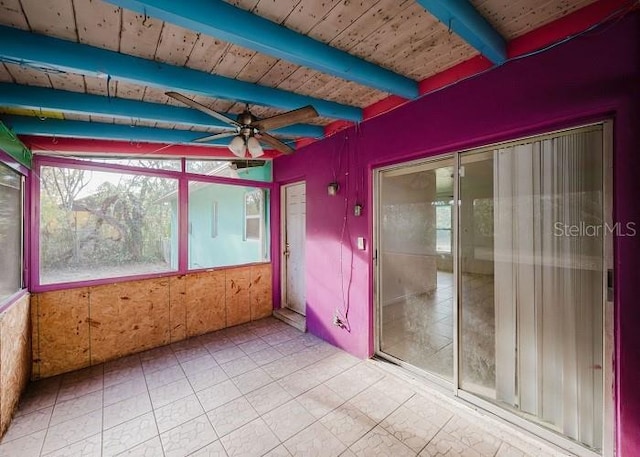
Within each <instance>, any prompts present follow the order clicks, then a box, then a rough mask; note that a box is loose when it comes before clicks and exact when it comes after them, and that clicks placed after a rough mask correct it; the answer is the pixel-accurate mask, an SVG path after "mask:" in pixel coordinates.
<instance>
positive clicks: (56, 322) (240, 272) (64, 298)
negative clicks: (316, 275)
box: [31, 264, 273, 379]
mask: <svg viewBox="0 0 640 457" xmlns="http://www.w3.org/2000/svg"><path fill="white" fill-rule="evenodd" d="M31 303H32V306H31V313H32V323H33V370H32V377H33V379H39V378H45V377H48V376H53V375H56V374H59V373H65V372H67V371H72V370H76V369H78V368H84V367H87V366H90V365H96V364H99V363H102V362H106V361H108V360H112V359H115V358H118V357H122V356H125V355H128V354H133V353H135V352H140V351H144V350H146V349H151V348H154V347H158V346H163V345H165V344H169V343H173V342H176V341H180V340H183V339H185V338H189V337H192V336H195V335H201V334H203V333H207V332H212V331H214V330H219V329H222V328H225V327H231V326H233V325H238V324H242V323H244V322H249V321H251V320H255V319H260V318H263V317H266V316H269V315H271V312H272V308H273V306H272V299H271V265H270V264H259V265H251V266H246V267H238V268H229V269H220V270H212V271H206V272H202V273H193V274H187V275H181V276H172V277H164V278H156V279H145V280H140V281H128V282H119V283H115V284H107V285H100V286H89V287H81V288H76V289H65V290H58V291H52V292H42V293H38V294H33V296H32V301H31Z"/></svg>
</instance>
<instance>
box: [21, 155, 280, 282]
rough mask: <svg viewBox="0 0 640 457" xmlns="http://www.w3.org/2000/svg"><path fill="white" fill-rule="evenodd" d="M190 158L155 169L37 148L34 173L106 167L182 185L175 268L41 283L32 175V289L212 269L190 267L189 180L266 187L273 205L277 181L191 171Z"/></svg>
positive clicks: (37, 193) (37, 189)
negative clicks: (178, 166) (49, 169)
mask: <svg viewBox="0 0 640 457" xmlns="http://www.w3.org/2000/svg"><path fill="white" fill-rule="evenodd" d="M133 157H135V155H134V154H132V158H133ZM158 159H159V160H162V158H158ZM186 160H189V158H181V159H180V161H181V169H180V170H165V169H152V168H145V167H138V166H129V165H122V164H110V163H101V162H92V161H90V160H86V159H85V158H83V159H76V158H72V157H53V156H48V155H39V154H37V151H36V155H34V160H33V172H32V173H33V176H40V172H41V169H42V167H63V168H75V169H84V170H88V171H102V172H112V173H125V174H126V173H129V174H131V173H134V174H142V175H145V176H151V177H160V178H173V179H177V182H178V189H177V194H178V199H177V200H178V220H177V222H178V224H177V234H178V268H177V269H175V270H171V271H166V272H157V273H142V274H135V275H128V276H112V277H108V278H100V279H89V280H81V281H72V282H61V283H51V284H41V282H40V197H41V195H40V180H39V179H31V180H30V183H29V186H28V190H29V192H30V196H31V197H32V201H33V204H32V205H31V208H30V211H29V216H30V220H31V221H33V223H32V224H31V225H30V234H31V246H32V249H31V251H30V252H29V257H28V259H29V265H30V266H31V271H30V275H29V276H30V278H29V279H30V285H31V290H32V291H33V292H46V291H50V290H61V289H70V288H75V287H85V286H94V285H101V284H112V283H114V282H125V281H132V280H141V279H151V278H162V277H170V276H176V275H184V274H187V273H196V272H200V271H207V270H211V268H197V269H190V268H189V266H188V253H189V252H188V251H189V220H188V213H189V184H190V183H195V182H203V183H213V184H225V185H232V186H238V187H253V188H260V189H262V190H263V191H264V189H267V190H270V191H271V192H269V198H270V201H269V207H271V205H272V204H273V200H272V198H273V197H272V195H273V192H272V189H273V188H274V183H273V182H265V181H253V180H246V179H237V178H227V177H219V176H209V175H201V174H195V173H189V172H187V171H186ZM263 207H264V206H263ZM243 211H244V208H243ZM263 221H266V219H264V218H263ZM261 230H262V229H261ZM261 236H262V233H261ZM270 251H271V247H269V249H268V252H270ZM270 261H271V260H270V259H268V260H262V261H258V262H252V263H249V264H232V265H228V266H225V267H215V268H227V267H237V266H243V265H251V264H259V263H268V262H270Z"/></svg>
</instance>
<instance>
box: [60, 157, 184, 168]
mask: <svg viewBox="0 0 640 457" xmlns="http://www.w3.org/2000/svg"><path fill="white" fill-rule="evenodd" d="M72 158H73V159H76V160H86V161H88V162H96V163H104V164H109V165H126V166H129V167H141V168H150V169H153V170H171V171H180V170H182V164H181V161H180V160H173V159H154V158H136V157H131V158H121V159H114V158H111V157H109V158H105V157H88V156H73V157H72Z"/></svg>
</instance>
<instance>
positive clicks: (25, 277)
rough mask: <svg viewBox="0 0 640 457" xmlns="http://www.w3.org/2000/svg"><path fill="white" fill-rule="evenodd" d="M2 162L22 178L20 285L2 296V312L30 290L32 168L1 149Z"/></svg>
mask: <svg viewBox="0 0 640 457" xmlns="http://www.w3.org/2000/svg"><path fill="white" fill-rule="evenodd" d="M0 163H1V164H2V165H4V166H6V167H7V168H9V169H10V170H11V171H13V172H15V173H16V174H17V175H18V177H19V178H20V212H21V216H22V217H21V218H20V243H21V245H20V254H21V258H20V267H19V268H20V287H19V288H18V290H16V291H15V292H13V293H11V294H10V295H7V296H6V297H4V298H0V312H3V311H5V310H6V309H8V308H9V307H10V306H11V305H12V304H13V303H15V302H16V301H18V300H19V299H21V298H22V297H23V296H25V295H26V294H27V293H28V291H29V285H30V281H29V279H30V278H29V274H28V268H27V266H28V259H29V258H30V257H29V233H28V232H27V230H26V228H27V227H29V217H30V211H29V206H28V204H29V189H30V182H29V181H30V177H31V174H30V170H29V169H28V168H27V167H25V166H24V165H22V164H21V163H19V162H18V161H17V160H15V159H14V158H13V157H11V156H10V155H9V154H7V153H6V152H4V151H3V150H2V149H0Z"/></svg>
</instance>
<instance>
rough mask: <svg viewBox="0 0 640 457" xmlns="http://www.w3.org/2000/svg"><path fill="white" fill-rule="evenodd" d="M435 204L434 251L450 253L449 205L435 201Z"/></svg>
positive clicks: (450, 216) (450, 215)
mask: <svg viewBox="0 0 640 457" xmlns="http://www.w3.org/2000/svg"><path fill="white" fill-rule="evenodd" d="M435 203H436V251H437V252H442V253H448V254H450V253H451V239H452V237H451V221H452V219H451V218H452V213H451V203H450V202H443V201H437V202H435Z"/></svg>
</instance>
